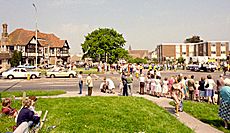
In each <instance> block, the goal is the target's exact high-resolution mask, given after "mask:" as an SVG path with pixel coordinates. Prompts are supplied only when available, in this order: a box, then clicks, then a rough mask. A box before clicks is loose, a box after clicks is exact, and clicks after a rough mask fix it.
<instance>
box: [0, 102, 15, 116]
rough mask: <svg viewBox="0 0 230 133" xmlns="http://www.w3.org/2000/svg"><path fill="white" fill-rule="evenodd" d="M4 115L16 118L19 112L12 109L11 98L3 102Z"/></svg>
mask: <svg viewBox="0 0 230 133" xmlns="http://www.w3.org/2000/svg"><path fill="white" fill-rule="evenodd" d="M1 113H2V114H5V115H8V116H10V117H13V118H14V117H16V116H17V114H18V112H17V110H16V109H14V108H12V107H11V99H10V98H5V99H4V100H3V101H2V111H1Z"/></svg>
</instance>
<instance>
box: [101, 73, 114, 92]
mask: <svg viewBox="0 0 230 133" xmlns="http://www.w3.org/2000/svg"><path fill="white" fill-rule="evenodd" d="M100 89H101V92H104V93H107V92H108V93H113V94H115V91H114V89H115V85H114V83H113V81H112V80H111V79H109V78H106V77H105V78H104V81H103V82H102V83H101V85H100Z"/></svg>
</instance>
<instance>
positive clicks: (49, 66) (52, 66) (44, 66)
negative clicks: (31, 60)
mask: <svg viewBox="0 0 230 133" xmlns="http://www.w3.org/2000/svg"><path fill="white" fill-rule="evenodd" d="M54 67H55V65H52V64H43V65H40V66H39V68H41V69H51V68H54Z"/></svg>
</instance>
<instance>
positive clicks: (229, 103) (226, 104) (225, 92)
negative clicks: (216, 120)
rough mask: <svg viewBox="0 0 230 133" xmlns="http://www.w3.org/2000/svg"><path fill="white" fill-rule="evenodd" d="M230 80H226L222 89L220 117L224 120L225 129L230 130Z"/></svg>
mask: <svg viewBox="0 0 230 133" xmlns="http://www.w3.org/2000/svg"><path fill="white" fill-rule="evenodd" d="M229 86H230V79H228V78H226V79H225V80H224V86H223V87H221V89H220V97H221V100H220V101H221V102H220V107H219V113H218V114H219V116H220V117H221V118H222V119H223V120H224V128H225V129H227V128H228V122H229V121H230V87H229Z"/></svg>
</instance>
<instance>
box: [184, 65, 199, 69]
mask: <svg viewBox="0 0 230 133" xmlns="http://www.w3.org/2000/svg"><path fill="white" fill-rule="evenodd" d="M197 68H199V65H196V64H190V65H188V66H187V67H186V69H187V70H191V71H194V70H195V69H197Z"/></svg>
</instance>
